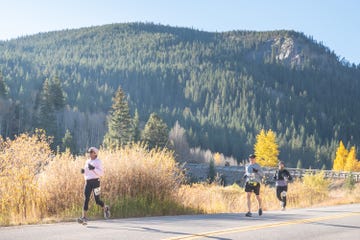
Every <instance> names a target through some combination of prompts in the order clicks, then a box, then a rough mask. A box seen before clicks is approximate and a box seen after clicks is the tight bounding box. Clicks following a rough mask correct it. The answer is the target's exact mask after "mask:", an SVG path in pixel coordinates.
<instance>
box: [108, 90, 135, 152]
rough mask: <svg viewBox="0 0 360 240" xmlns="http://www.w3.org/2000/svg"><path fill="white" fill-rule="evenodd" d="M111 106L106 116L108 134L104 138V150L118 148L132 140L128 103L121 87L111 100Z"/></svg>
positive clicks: (132, 133)
mask: <svg viewBox="0 0 360 240" xmlns="http://www.w3.org/2000/svg"><path fill="white" fill-rule="evenodd" d="M112 101H113V104H112V106H111V110H110V112H109V115H108V116H107V124H108V132H107V133H106V134H105V136H104V140H103V144H104V147H105V148H110V149H114V148H118V147H121V146H123V145H126V144H128V143H129V142H130V141H132V140H133V139H134V137H133V136H134V132H133V126H132V121H131V116H130V111H129V105H128V102H127V101H126V99H125V94H124V92H123V91H122V89H121V87H119V88H118V90H117V91H116V93H115V96H114V97H113V99H112Z"/></svg>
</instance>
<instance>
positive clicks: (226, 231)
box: [164, 212, 360, 240]
mask: <svg viewBox="0 0 360 240" xmlns="http://www.w3.org/2000/svg"><path fill="white" fill-rule="evenodd" d="M356 215H360V213H358V212H352V213H345V214H336V215H331V216H325V217H316V218H306V219H297V220H291V221H285V222H278V223H269V224H262V225H255V226H245V227H237V228H229V229H224V230H219V231H212V232H204V233H194V234H189V235H184V236H178V237H171V238H166V239H164V240H179V239H198V238H203V237H211V236H216V235H222V234H229V233H238V232H246V231H253V230H258V229H264V228H274V227H281V226H287V225H292V224H302V223H311V222H318V221H323V220H330V219H337V218H344V217H350V216H356Z"/></svg>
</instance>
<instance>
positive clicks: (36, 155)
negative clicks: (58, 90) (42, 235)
mask: <svg viewBox="0 0 360 240" xmlns="http://www.w3.org/2000/svg"><path fill="white" fill-rule="evenodd" d="M50 140H51V139H49V138H47V137H46V136H45V134H44V132H41V131H37V132H36V133H35V134H33V135H29V134H22V135H20V136H18V137H16V138H15V139H14V140H9V139H7V140H3V139H0V182H1V184H0V213H1V214H0V225H11V224H25V223H35V222H41V221H49V219H50V220H64V219H68V218H75V217H77V216H79V214H80V212H81V208H82V203H83V187H84V179H83V175H82V174H80V169H81V168H82V167H83V165H84V162H85V160H86V158H87V156H85V155H84V156H77V157H74V156H72V155H71V154H70V153H69V152H68V151H67V152H64V153H59V154H54V153H52V152H51V150H50V147H49V146H50V142H51V141H50ZM99 158H100V159H101V160H102V162H103V165H104V169H105V176H104V177H103V178H102V180H101V188H102V198H103V200H104V201H105V202H106V203H107V204H110V206H111V208H112V214H113V216H115V217H130V216H151V215H170V214H186V213H223V212H245V211H246V195H245V193H244V190H243V188H241V187H239V186H238V185H236V184H234V185H232V186H228V187H222V186H218V185H214V184H210V185H209V184H193V185H181V184H182V183H183V182H184V181H183V180H184V176H183V174H182V172H181V170H180V168H178V166H177V163H176V162H175V160H174V156H173V152H171V151H168V150H160V149H154V150H151V151H148V150H147V149H146V147H144V146H142V145H137V144H135V145H132V146H127V147H125V148H123V149H120V150H117V151H107V150H101V151H100V155H99ZM343 186H344V185H343V184H342V183H341V184H340V183H337V182H336V183H331V184H330V182H328V181H326V180H324V178H323V176H321V174H319V175H314V176H312V175H309V176H306V177H305V178H304V181H295V182H294V183H291V184H290V185H289V192H288V207H289V208H294V207H308V206H316V205H321V206H324V205H334V204H343V203H355V202H356V203H358V202H360V184H357V185H356V187H355V188H354V189H352V191H350V190H349V189H346V188H344V187H343ZM261 195H262V198H263V208H264V210H273V209H278V208H279V203H278V200H277V199H276V196H275V188H271V187H269V186H262V187H261ZM252 206H253V210H256V209H257V207H256V202H255V198H254V197H253V198H252ZM90 209H91V211H90V212H89V215H90V216H91V217H94V216H95V217H100V216H101V211H100V209H99V208H98V207H95V205H94V200H93V199H92V201H91V206H90Z"/></svg>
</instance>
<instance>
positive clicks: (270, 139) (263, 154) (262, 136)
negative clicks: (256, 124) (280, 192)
mask: <svg viewBox="0 0 360 240" xmlns="http://www.w3.org/2000/svg"><path fill="white" fill-rule="evenodd" d="M254 151H255V155H256V158H257V160H258V163H259V164H260V165H261V166H265V167H275V166H276V165H277V164H278V161H279V159H278V156H279V149H278V145H277V143H276V134H275V132H273V131H272V130H271V129H270V130H269V131H267V132H266V131H265V130H264V129H261V131H260V133H259V134H258V135H257V136H256V143H255V146H254Z"/></svg>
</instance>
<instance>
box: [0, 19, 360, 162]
mask: <svg viewBox="0 0 360 240" xmlns="http://www.w3.org/2000/svg"><path fill="white" fill-rule="evenodd" d="M0 52H1V54H0V70H1V72H2V78H3V81H4V83H5V85H6V86H7V92H6V95H5V96H4V97H3V98H2V100H1V101H2V103H1V105H0V107H1V113H0V117H1V119H2V125H1V134H2V136H4V137H12V136H14V135H15V134H18V133H20V132H24V131H31V130H33V129H34V128H35V127H38V126H37V123H36V121H35V120H34V119H36V118H41V117H42V116H38V114H39V111H37V110H36V109H38V104H41V101H40V100H39V99H38V96H39V92H40V90H41V88H43V85H44V81H45V79H50V80H52V79H56V78H58V79H59V80H60V82H61V88H62V89H63V91H64V93H65V105H66V106H65V107H64V108H63V109H62V110H61V111H59V112H58V113H59V114H57V118H56V119H54V121H55V120H56V126H55V127H56V129H54V130H53V132H54V134H56V136H57V138H58V140H59V138H61V137H63V136H64V133H65V130H66V129H69V130H70V132H71V133H72V135H73V136H74V139H75V142H76V148H77V149H78V150H79V151H82V150H83V149H84V148H85V147H86V146H89V145H98V144H100V143H101V142H102V138H103V136H104V133H105V131H106V126H105V116H106V114H107V113H108V110H109V108H110V106H111V98H112V96H113V94H114V92H115V90H116V89H117V88H118V86H121V87H122V89H123V90H124V91H125V92H126V93H127V94H128V101H129V103H130V107H131V110H132V112H134V111H135V109H136V110H137V111H138V112H139V116H140V120H141V121H142V122H146V121H147V119H148V117H149V115H150V113H151V112H157V113H159V115H160V116H161V117H162V118H163V119H164V120H165V121H166V123H167V124H168V126H169V127H170V128H171V127H172V126H173V125H174V123H175V122H176V121H177V120H178V121H179V123H180V125H181V126H182V127H184V128H185V129H186V130H187V133H188V135H189V136H188V138H189V142H190V145H191V146H201V147H202V148H209V149H211V150H213V151H218V152H222V153H224V154H226V155H232V156H234V157H236V158H238V159H243V158H245V157H246V156H247V155H248V153H249V152H251V151H252V146H253V144H254V142H255V136H256V134H258V132H259V130H260V129H262V128H265V129H272V130H273V131H275V132H276V133H277V136H278V140H279V145H280V158H281V159H283V160H285V161H287V162H290V163H291V164H290V165H292V166H293V167H295V166H296V164H297V163H298V162H301V164H302V166H303V167H310V166H311V167H313V168H315V167H320V168H321V167H322V166H323V165H325V166H326V167H328V168H329V167H330V166H331V165H332V159H333V156H334V153H335V150H336V147H337V145H338V142H339V140H342V141H343V142H344V143H345V144H351V145H356V146H359V143H360V139H359V137H360V129H359V128H358V126H359V125H360V124H359V121H360V116H359V115H360V113H359V111H357V109H360V108H359V107H360V106H359V105H360V101H359V100H360V94H359V90H360V88H359V81H360V68H359V66H354V65H353V66H348V64H344V63H342V62H341V61H340V60H339V59H338V57H337V56H336V54H335V53H334V52H332V51H331V50H330V49H328V48H327V47H325V46H323V45H321V44H319V43H317V42H316V41H314V40H312V39H311V38H309V37H307V36H305V35H304V34H302V33H298V32H294V31H271V32H253V31H232V32H220V33H212V32H203V31H198V30H194V29H186V28H176V27H170V26H162V25H155V24H143V23H131V24H111V25H104V26H98V27H89V28H81V29H74V30H64V31H56V32H48V33H41V34H36V35H32V36H27V37H22V38H18V39H14V40H10V41H1V42H0ZM0 92H1V88H0ZM39 101H40V103H39ZM60 112H61V114H60Z"/></svg>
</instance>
